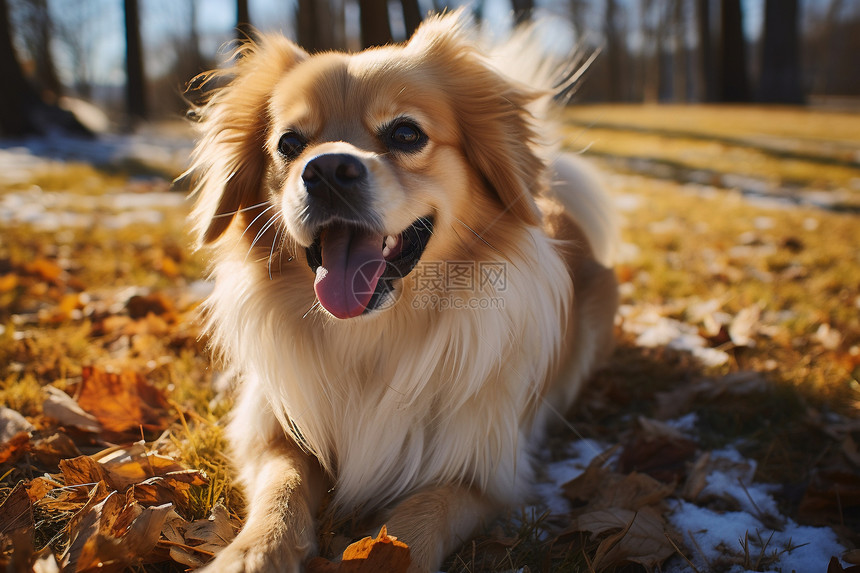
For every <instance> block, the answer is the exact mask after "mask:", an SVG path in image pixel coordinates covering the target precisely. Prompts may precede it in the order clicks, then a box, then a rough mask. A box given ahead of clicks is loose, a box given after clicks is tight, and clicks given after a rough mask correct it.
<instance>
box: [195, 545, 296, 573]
mask: <svg viewBox="0 0 860 573" xmlns="http://www.w3.org/2000/svg"><path fill="white" fill-rule="evenodd" d="M302 561H303V559H302V557H301V556H299V555H290V553H289V552H288V551H284V550H283V549H281V548H278V549H273V548H271V547H267V546H265V545H264V544H258V545H246V544H244V543H237V542H233V543H231V544H230V545H228V546H227V547H225V548H224V549H222V550H221V551H220V552H219V553H218V555H216V556H215V558H214V559H213V560H212V561H210V562H209V563H207V564H206V565H205V566H204V567H203V568H201V569H198V570H197V571H198V573H301V572H302V571H303V568H302Z"/></svg>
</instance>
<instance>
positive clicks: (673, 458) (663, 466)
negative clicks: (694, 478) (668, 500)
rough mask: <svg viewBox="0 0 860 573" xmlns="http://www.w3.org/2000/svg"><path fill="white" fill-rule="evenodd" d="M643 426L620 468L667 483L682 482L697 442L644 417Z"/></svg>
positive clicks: (627, 447) (623, 453) (623, 454)
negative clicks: (641, 473) (644, 474)
mask: <svg viewBox="0 0 860 573" xmlns="http://www.w3.org/2000/svg"><path fill="white" fill-rule="evenodd" d="M639 426H640V428H641V431H637V432H635V433H634V435H633V437H632V438H631V439H630V440H629V441H628V442H627V443H626V444H624V449H623V450H622V451H621V456H620V458H619V460H618V466H619V468H618V469H619V470H620V471H621V472H623V473H626V472H631V471H638V472H643V473H646V474H648V475H651V476H653V477H655V478H657V479H659V480H660V481H663V482H667V483H673V482H679V481H682V480H683V479H684V477H685V474H686V466H687V462H688V461H689V460H690V459H691V458H692V457H693V455H694V454H695V453H696V443H695V442H693V441H692V440H689V439H687V438H685V437H683V436H682V435H681V434H680V433H679V432H678V431H677V430H675V429H673V428H671V427H669V426H666V424H663V423H662V422H658V421H657V420H649V419H647V418H640V419H639Z"/></svg>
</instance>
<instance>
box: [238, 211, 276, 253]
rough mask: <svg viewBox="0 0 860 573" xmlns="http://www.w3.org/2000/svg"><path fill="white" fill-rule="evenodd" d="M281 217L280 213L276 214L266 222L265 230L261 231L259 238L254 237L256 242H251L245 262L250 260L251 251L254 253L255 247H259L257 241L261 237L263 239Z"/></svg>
mask: <svg viewBox="0 0 860 573" xmlns="http://www.w3.org/2000/svg"><path fill="white" fill-rule="evenodd" d="M280 216H281V213H280V212H278V213H275V214H274V215H273V216H272V217H271V218H270V219H269V220H268V221H267V222H266V224H265V225H263V228H262V229H260V232H258V233H257V236H256V237H254V240H253V241H251V246H250V247H248V254H247V255H245V260H247V259H248V256H249V255H250V254H251V251H252V250H254V247H256V246H257V241H259V240H260V237H262V236H263V235H265V234H266V231H268V230H269V229H271V228H272V225H274V224H275V223H276V222H277V221H278V218H279V217H280ZM261 260H262V259H261Z"/></svg>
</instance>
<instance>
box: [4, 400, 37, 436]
mask: <svg viewBox="0 0 860 573" xmlns="http://www.w3.org/2000/svg"><path fill="white" fill-rule="evenodd" d="M32 431H33V424H31V423H30V422H28V421H27V418H25V417H24V416H22V415H21V414H19V413H18V412H16V411H15V410H13V409H12V408H7V407H5V406H0V444H2V443H3V442H6V441H7V440H10V439H12V437H13V436H15V435H17V434H20V433H21V432H32Z"/></svg>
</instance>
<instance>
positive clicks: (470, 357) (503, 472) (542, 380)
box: [210, 229, 571, 512]
mask: <svg viewBox="0 0 860 573" xmlns="http://www.w3.org/2000/svg"><path fill="white" fill-rule="evenodd" d="M528 241H529V242H528V243H527V244H530V245H534V246H536V247H537V248H538V251H539V252H538V256H532V257H518V256H516V254H512V255H509V256H508V259H507V260H506V261H504V263H505V264H506V272H507V275H506V282H505V288H504V290H500V291H499V292H496V293H493V294H494V295H496V299H497V300H496V304H495V306H496V308H490V309H487V308H484V309H473V310H466V309H457V310H453V309H451V310H448V311H443V312H439V311H438V310H437V309H429V310H428V311H427V312H416V311H415V309H411V308H409V309H405V308H404V309H402V310H403V311H404V312H402V313H398V312H397V311H398V310H400V309H399V308H397V307H395V308H394V309H391V310H390V311H389V312H388V313H386V315H384V316H383V317H381V320H367V321H364V320H361V321H355V322H354V323H349V324H347V325H344V324H338V325H337V326H339V327H340V328H327V327H326V325H325V324H321V323H319V322H317V321H315V320H308V319H307V318H304V319H303V318H301V317H302V313H301V312H296V310H297V309H295V308H292V307H293V305H298V304H299V303H298V302H297V301H292V300H291V299H290V297H291V296H294V295H293V294H291V293H292V290H293V289H291V288H290V287H289V284H287V283H285V284H284V285H283V288H280V289H279V288H271V286H272V285H271V284H269V285H268V286H269V288H258V285H254V284H253V283H254V282H255V281H268V280H269V279H268V277H267V276H265V277H261V276H259V275H255V274H254V273H248V272H247V270H245V271H244V272H240V271H239V269H237V268H235V267H234V268H230V264H228V263H225V264H223V265H222V266H221V268H219V269H218V271H216V275H217V276H218V281H217V284H216V290H215V292H214V293H213V297H212V300H211V301H210V305H211V306H210V309H211V310H212V311H213V312H216V313H227V314H230V315H232V316H221V317H213V318H214V320H213V323H214V325H215V334H216V337H217V338H218V339H219V343H220V345H221V347H222V348H226V349H227V350H228V354H229V358H231V359H232V361H233V363H234V364H236V365H239V366H240V367H241V370H242V371H243V377H244V381H243V388H242V390H241V392H242V395H243V396H242V397H240V404H239V406H238V408H239V410H241V409H242V408H243V405H242V403H243V402H247V403H248V404H249V405H247V406H245V407H247V408H256V409H259V403H260V401H259V400H255V399H251V398H249V396H251V395H254V396H259V395H262V396H265V398H266V402H267V403H268V405H269V408H270V409H271V411H270V413H267V412H247V413H242V412H241V411H240V412H238V413H237V419H242V420H243V423H247V422H248V420H252V421H253V423H256V424H259V425H260V427H261V429H260V430H259V432H258V435H265V434H266V429H265V428H266V427H267V426H268V425H270V424H271V421H272V417H273V416H274V417H275V418H277V419H278V421H279V422H280V424H281V425H282V426H283V427H285V428H287V430H288V431H289V432H291V433H292V434H293V436H294V437H296V438H299V439H300V440H301V442H302V443H303V444H304V445H306V447H308V449H309V450H310V451H312V452H314V453H315V454H316V455H317V456H318V457H319V458H320V460H321V461H322V463H323V465H324V466H325V467H327V469H328V470H329V471H330V472H331V473H332V474H333V476H334V482H335V486H334V491H333V494H334V504H335V506H336V507H340V508H341V509H342V510H343V511H346V512H351V511H353V510H355V509H359V510H361V509H363V506H364V505H365V504H367V505H368V506H369V508H374V507H375V508H378V507H380V506H381V505H384V503H385V502H388V501H393V500H395V499H397V498H398V497H401V496H402V495H404V494H406V493H408V492H410V491H414V490H416V489H418V488H421V487H422V486H426V485H431V484H439V483H450V482H462V483H466V484H470V485H474V486H476V487H478V488H480V489H481V490H483V491H485V492H486V493H487V494H489V495H490V496H492V497H495V498H497V499H498V500H499V501H500V502H505V503H512V502H516V501H519V500H521V499H522V497H523V495H524V494H525V492H526V490H527V488H528V485H529V484H530V483H531V481H532V479H531V478H532V469H531V463H530V459H529V456H530V450H531V448H530V445H531V444H532V443H533V442H534V440H535V438H536V437H537V436H535V435H534V431H533V426H534V427H536V426H542V423H540V422H538V423H535V420H536V419H539V418H541V417H542V414H541V412H542V411H543V409H544V404H543V403H542V398H543V395H544V393H545V392H546V390H547V389H546V384H547V381H548V379H549V378H550V375H551V372H552V369H553V367H554V364H555V362H556V360H557V358H558V356H557V355H558V352H559V345H560V343H561V339H562V337H563V335H564V328H565V324H564V323H565V318H564V317H566V316H567V307H568V304H569V300H570V296H571V292H570V280H569V278H568V275H567V273H566V269H565V267H564V264H563V262H562V261H561V259H560V257H559V255H558V253H557V252H556V250H555V248H554V246H553V244H552V241H551V240H550V239H548V238H547V237H546V236H545V235H543V234H542V233H541V232H540V231H538V230H537V229H535V230H534V231H533V236H532V237H530V238H529V239H528ZM538 273H540V274H541V275H543V276H544V277H546V276H550V277H554V278H553V279H552V280H541V281H534V280H532V278H531V277H533V276H538ZM241 283H246V284H241ZM235 292H245V293H247V295H248V296H246V297H243V298H242V299H241V300H240V301H238V302H234V303H233V304H229V305H228V304H222V303H219V302H217V299H218V298H219V297H220V296H221V295H222V294H223V296H228V293H235ZM471 296H473V295H471ZM250 317H255V318H256V320H255V321H254V323H253V324H252V323H251V322H250ZM223 324H230V325H233V326H235V325H239V328H238V329H235V328H234V329H233V330H231V331H227V330H225V329H221V328H220V325H223ZM344 326H346V327H348V328H344ZM238 453H239V455H241V451H240V452H238Z"/></svg>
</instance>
